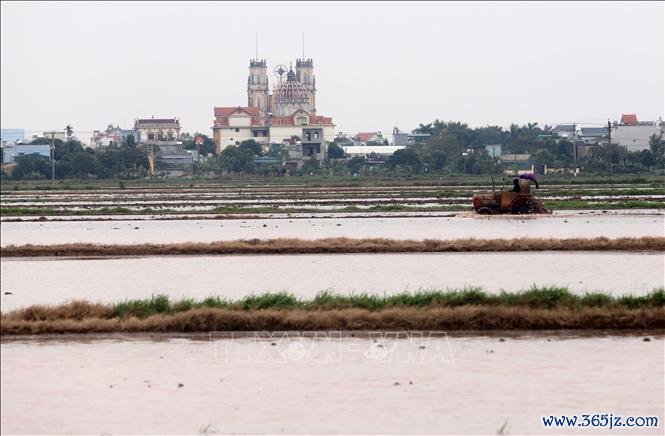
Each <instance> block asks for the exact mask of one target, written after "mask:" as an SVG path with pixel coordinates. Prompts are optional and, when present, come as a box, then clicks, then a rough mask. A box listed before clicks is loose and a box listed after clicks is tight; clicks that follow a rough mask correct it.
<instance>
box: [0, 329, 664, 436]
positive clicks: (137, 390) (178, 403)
mask: <svg viewBox="0 0 665 436" xmlns="http://www.w3.org/2000/svg"><path fill="white" fill-rule="evenodd" d="M274 342H276V345H275V346H272V345H270V344H271V343H274ZM442 342H445V343H442ZM383 343H384V344H385V347H386V348H385V349H389V350H395V349H399V350H405V349H406V350H409V347H411V349H413V350H414V356H418V355H420V354H418V353H420V352H422V350H419V351H418V352H416V351H415V347H413V346H412V345H411V344H410V343H408V342H407V343H404V341H397V343H395V342H391V341H390V337H388V340H387V342H383ZM664 344H665V341H664V340H663V337H662V336H659V337H653V336H652V337H651V341H649V342H644V341H643V340H642V337H635V336H629V337H611V336H610V337H595V338H566V339H561V338H560V337H559V336H555V335H551V336H550V335H547V334H545V335H543V336H539V337H538V336H536V337H529V338H524V339H520V338H517V339H514V338H508V339H506V340H505V341H503V342H501V341H500V340H499V338H496V337H451V338H449V339H443V338H438V339H430V342H428V343H427V348H426V351H427V350H432V351H431V352H434V351H433V350H437V349H438V348H437V347H439V348H440V349H445V350H450V353H451V355H452V359H448V360H437V359H425V358H423V359H418V358H414V359H411V360H409V361H399V360H396V359H390V358H386V354H385V353H383V354H381V355H378V354H376V353H373V352H372V350H375V349H376V347H377V343H375V342H372V341H371V340H369V339H359V338H355V339H354V338H346V339H341V340H335V339H334V337H332V338H331V340H329V341H325V340H321V341H319V342H318V343H317V344H316V347H317V350H318V352H319V353H322V354H320V355H332V356H337V355H338V354H339V356H340V358H339V359H321V360H318V361H317V360H314V359H305V358H302V356H303V354H302V350H303V349H304V350H310V349H311V347H312V340H310V339H304V340H297V339H292V340H289V341H283V340H282V339H281V338H280V340H278V341H275V340H272V342H270V340H269V341H257V340H240V341H231V340H216V341H213V342H206V341H191V340H187V339H169V340H162V341H155V342H153V341H149V340H141V339H139V340H133V341H122V340H94V341H87V342H78V341H74V340H71V339H70V340H63V341H47V342H31V341H21V342H5V343H3V344H2V345H1V348H2V353H1V359H2V365H1V371H2V403H1V408H2V413H1V415H2V431H3V432H5V433H95V434H100V433H144V434H147V433H189V434H191V433H199V432H206V431H207V432H210V433H211V432H220V433H392V434H407V433H421V434H423V433H429V434H435V433H436V434H441V433H474V434H478V433H482V434H495V433H496V432H497V431H498V430H499V428H501V427H502V426H503V425H504V423H505V425H506V430H507V431H508V432H510V433H512V434H519V433H531V434H542V433H544V432H545V431H544V429H543V427H542V421H541V418H540V417H541V416H543V415H547V416H548V415H551V414H582V413H613V414H614V415H621V416H629V415H648V416H658V417H659V418H660V421H661V427H660V428H656V429H647V428H642V429H635V431H631V434H645V433H647V434H648V433H650V434H662V420H663V410H664V409H663V408H664V404H663V398H664V395H663V371H662V369H663V356H664V351H665V347H664ZM250 348H254V349H265V350H270V351H269V352H271V353H272V355H273V356H277V357H276V358H275V359H273V360H265V359H264V360H262V361H261V360H260V359H254V360H249V361H247V360H243V361H241V360H239V359H235V358H226V357H222V356H227V355H226V354H221V353H220V352H219V351H220V350H226V349H233V350H235V349H238V350H240V351H241V352H243V353H244V352H246V351H248V350H249V349H250ZM340 348H341V349H342V353H339V352H338V350H339V349H340ZM299 350H300V351H299ZM390 352H391V353H393V352H394V351H390ZM423 353H424V352H423ZM581 430H583V429H579V428H578V429H573V432H576V433H579V432H580V431H581ZM562 432H565V430H563V431H562V430H558V431H556V432H552V433H562ZM605 433H606V432H605Z"/></svg>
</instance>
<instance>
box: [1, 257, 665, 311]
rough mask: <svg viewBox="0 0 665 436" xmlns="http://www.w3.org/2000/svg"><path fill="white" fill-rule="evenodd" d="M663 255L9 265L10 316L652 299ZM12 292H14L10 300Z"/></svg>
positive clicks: (5, 305)
mask: <svg viewBox="0 0 665 436" xmlns="http://www.w3.org/2000/svg"><path fill="white" fill-rule="evenodd" d="M664 265H665V254H663V253H612V252H609V253H597V252H576V253H555V252H537V253H525V254H523V253H429V254H344V255H321V254H317V255H279V256H266V255H247V256H242V255H241V256H149V257H128V258H102V259H53V258H40V259H26V258H5V259H2V261H0V271H1V273H2V278H1V280H0V283H1V285H2V286H1V287H2V290H1V291H2V295H0V299H1V302H2V311H3V312H6V311H8V310H11V309H15V308H18V307H25V306H28V305H32V304H58V303H64V302H66V301H70V300H73V299H86V300H89V301H92V302H108V303H115V302H118V301H121V300H124V299H135V298H149V297H150V296H151V295H153V294H158V293H164V294H166V295H169V296H170V297H171V298H173V299H181V298H197V299H202V298H205V297H207V296H209V295H220V296H222V297H227V298H232V299H238V298H242V297H244V296H246V295H248V294H252V293H255V294H258V293H264V292H279V291H287V292H292V293H294V294H295V295H298V296H301V297H310V298H311V297H313V296H314V295H315V294H316V293H317V292H319V291H322V290H331V291H335V292H340V293H349V292H372V293H384V292H385V293H396V292H402V291H410V292H415V291H417V290H419V289H446V288H457V289H459V288H464V287H468V286H480V287H482V288H484V289H485V290H487V291H488V292H499V291H500V290H502V289H505V290H507V291H517V290H522V289H527V288H529V287H530V286H532V285H541V286H548V285H557V286H568V287H569V288H570V289H571V291H573V292H578V293H583V292H586V291H595V290H598V291H603V292H607V293H611V294H613V295H623V294H634V295H640V294H645V293H647V292H649V291H651V290H653V289H654V288H656V287H663V286H665V279H664V277H663V276H664V267H665V266H664ZM5 292H11V294H9V295H5Z"/></svg>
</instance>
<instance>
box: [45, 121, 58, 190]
mask: <svg viewBox="0 0 665 436" xmlns="http://www.w3.org/2000/svg"><path fill="white" fill-rule="evenodd" d="M56 133H57V132H53V131H51V132H46V135H47V136H48V135H51V184H52V185H54V184H55V134H56Z"/></svg>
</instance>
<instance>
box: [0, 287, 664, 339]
mask: <svg viewBox="0 0 665 436" xmlns="http://www.w3.org/2000/svg"><path fill="white" fill-rule="evenodd" d="M663 328H665V291H664V290H663V289H662V288H661V289H656V290H654V291H652V292H651V293H649V294H648V295H645V296H621V297H613V296H610V295H606V294H602V293H589V294H585V295H581V296H578V295H575V294H572V293H571V292H570V291H569V290H568V289H567V288H559V287H545V288H535V287H534V288H531V289H529V290H527V291H523V292H501V293H500V294H488V293H485V292H483V291H482V290H481V289H478V288H471V289H464V290H447V291H421V292H416V293H412V294H411V293H400V294H394V295H374V294H364V293H363V294H352V295H337V294H333V293H330V292H321V293H319V294H317V295H316V296H315V297H314V298H313V299H311V300H305V299H300V298H297V297H295V296H293V295H292V294H288V293H275V294H263V295H250V296H247V297H245V298H242V299H240V300H235V301H232V300H227V299H223V298H220V297H212V296H211V297H208V298H206V299H204V300H200V301H197V300H193V299H185V300H180V301H171V300H169V298H168V297H166V296H164V295H157V296H153V297H152V298H149V299H145V300H128V301H123V302H120V303H116V304H108V305H107V304H94V303H89V302H85V301H74V302H71V303H67V304H63V305H59V306H31V307H27V308H24V309H18V310H14V311H12V312H9V313H6V314H3V315H2V317H1V319H0V334H2V335H15V334H49V333H103V332H209V331H257V330H372V329H408V330H523V329H547V330H551V329H555V330H556V329H612V330H621V329H663Z"/></svg>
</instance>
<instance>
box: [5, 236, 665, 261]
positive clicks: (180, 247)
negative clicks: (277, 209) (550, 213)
mask: <svg viewBox="0 0 665 436" xmlns="http://www.w3.org/2000/svg"><path fill="white" fill-rule="evenodd" d="M505 251H657V252H662V251H665V237H646V236H645V237H640V238H616V239H609V238H605V237H598V238H565V239H554V238H519V239H473V238H471V239H451V240H446V239H424V240H402V239H385V238H369V239H351V238H325V239H314V240H308V239H289V238H280V239H247V240H234V241H215V242H186V243H169V244H134V245H115V244H92V243H71V244H54V245H32V244H27V245H8V246H6V247H2V248H0V255H1V256H3V257H38V256H56V257H77V256H148V255H159V256H177V255H221V254H326V253H328V254H333V253H447V252H505Z"/></svg>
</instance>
